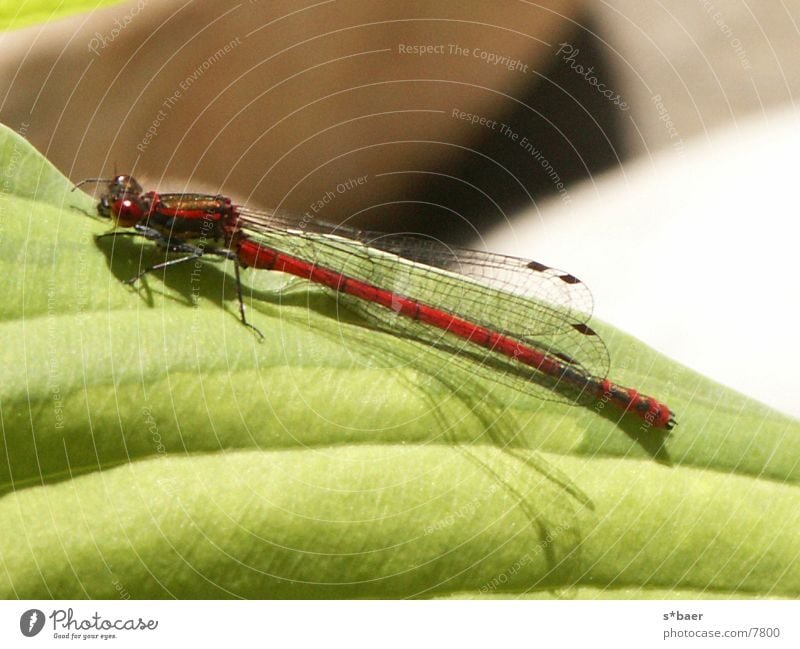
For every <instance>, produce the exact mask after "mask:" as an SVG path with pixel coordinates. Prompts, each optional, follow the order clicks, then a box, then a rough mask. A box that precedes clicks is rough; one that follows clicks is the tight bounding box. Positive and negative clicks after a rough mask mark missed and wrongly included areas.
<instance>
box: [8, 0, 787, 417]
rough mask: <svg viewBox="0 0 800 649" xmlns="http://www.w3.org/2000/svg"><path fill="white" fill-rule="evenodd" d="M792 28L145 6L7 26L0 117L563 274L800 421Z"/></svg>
mask: <svg viewBox="0 0 800 649" xmlns="http://www.w3.org/2000/svg"><path fill="white" fill-rule="evenodd" d="M799 24H800V1H798V0H783V1H781V0H762V1H760V2H757V3H756V2H747V1H745V0H713V1H712V0H675V1H674V2H670V3H661V2H658V1H656V0H652V1H651V0H638V1H635V0H607V1H604V2H591V3H590V2H582V1H579V0H545V1H543V2H538V3H529V2H522V1H516V0H514V1H512V0H508V1H499V2H492V3H485V2H471V1H462V2H435V1H433V0H430V1H425V0H416V1H411V2H374V1H372V0H329V1H322V2H298V1H297V0H277V1H270V2H266V1H261V2H259V1H255V0H254V1H251V2H246V3H242V4H237V5H231V4H229V3H225V2H221V1H218V0H207V1H195V2H192V1H189V2H186V1H181V2H173V1H172V0H161V1H160V2H152V1H148V0H134V1H133V2H128V3H123V4H119V5H115V6H112V7H110V8H105V9H98V10H94V11H90V12H88V13H84V14H80V15H76V16H73V17H71V18H67V19H64V20H59V21H55V22H52V23H49V24H47V25H45V26H36V27H29V28H26V29H22V30H17V31H12V32H8V33H5V34H3V35H2V43H0V51H1V52H2V57H3V65H2V66H1V67H0V97H1V98H2V100H1V101H0V121H2V122H3V123H5V124H7V125H9V126H10V127H12V128H14V129H16V130H17V131H19V132H21V133H23V134H24V135H25V136H26V137H28V138H29V139H30V140H31V141H32V142H33V144H34V145H35V146H36V147H37V148H38V149H39V150H40V151H42V152H43V153H44V154H45V155H46V156H47V157H48V158H50V159H51V160H52V161H53V162H54V164H56V165H57V166H58V167H59V168H60V169H61V170H62V171H63V172H64V173H65V174H67V175H68V176H69V177H70V178H72V179H73V180H76V181H77V180H80V179H82V178H86V177H98V176H100V177H104V176H109V175H111V174H112V173H114V172H115V171H117V172H129V173H133V174H135V175H137V176H138V177H139V179H140V180H141V181H142V182H143V184H144V185H145V187H148V188H159V189H162V190H171V191H180V190H182V189H191V190H193V191H210V192H222V193H225V194H230V195H232V196H234V197H235V198H236V199H237V200H239V201H244V202H247V203H249V204H252V205H255V206H260V207H281V208H286V209H291V210H294V211H297V212H302V213H308V214H310V215H311V216H314V217H316V218H320V219H324V220H326V221H332V222H347V223H348V224H350V225H357V226H361V227H369V228H373V229H380V230H389V231H412V232H420V233H425V234H429V235H432V236H436V237H440V238H442V239H445V240H447V241H450V242H454V243H459V244H464V245H470V246H473V247H489V248H491V249H493V250H495V251H499V252H506V253H510V254H517V255H520V256H524V257H530V258H535V259H538V260H540V261H542V262H544V263H546V264H549V265H553V266H556V267H562V268H566V269H567V270H569V271H570V272H573V273H575V274H576V275H578V276H580V277H582V278H583V279H584V280H585V281H586V282H587V283H588V284H589V285H590V287H591V288H592V290H593V293H594V296H595V303H596V314H597V315H599V316H600V317H601V318H603V319H605V320H607V321H609V322H611V323H612V324H614V325H616V326H618V327H620V328H622V329H624V330H626V331H628V332H630V333H633V334H634V335H636V336H637V337H639V338H641V339H643V340H644V341H646V342H647V343H648V344H650V345H652V346H654V347H655V348H657V349H658V350H660V351H662V352H664V353H666V354H668V355H670V356H672V357H673V358H675V359H676V360H678V361H680V362H683V363H685V364H687V365H689V366H690V367H692V368H694V369H697V370H699V371H701V372H703V373H705V374H707V375H709V376H711V377H713V378H716V379H718V380H720V381H722V382H724V383H726V384H728V385H731V386H733V387H736V388H738V389H740V390H742V391H744V392H746V393H747V394H750V395H752V396H756V397H757V398H760V399H762V400H764V401H766V402H768V403H770V404H772V405H774V406H775V407H778V408H781V409H783V410H785V411H788V412H793V413H794V414H796V415H800V399H799V398H798V397H797V395H796V393H797V390H796V381H793V380H791V379H790V377H791V376H792V373H793V372H792V370H793V368H795V367H797V365H798V364H800V345H798V343H797V342H796V340H795V336H794V326H792V324H791V323H793V322H795V321H796V318H797V315H798V311H800V303H799V301H798V297H797V290H796V288H795V286H794V282H793V279H794V277H795V276H796V270H795V268H794V265H793V264H792V262H793V259H794V254H793V253H795V250H796V246H797V241H798V236H797V235H798V234H799V232H798V226H797V218H796V217H795V216H794V215H793V211H794V209H795V208H794V204H795V199H794V191H793V189H794V185H795V182H794V178H793V176H794V168H795V164H796V158H797V151H798V150H800V147H798V145H800V138H798V136H797V135H796V132H797V126H798V124H797V119H796V114H795V97H796V95H797V93H798V90H800V29H798V25H799ZM795 254H796V253H795Z"/></svg>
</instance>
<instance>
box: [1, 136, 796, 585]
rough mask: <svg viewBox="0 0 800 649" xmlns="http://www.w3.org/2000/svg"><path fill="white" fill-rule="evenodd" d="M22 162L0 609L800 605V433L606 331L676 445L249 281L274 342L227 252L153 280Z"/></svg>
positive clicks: (16, 192) (82, 199)
mask: <svg viewBox="0 0 800 649" xmlns="http://www.w3.org/2000/svg"><path fill="white" fill-rule="evenodd" d="M0 168H2V175H0V181H2V190H3V193H2V195H0V287H1V288H2V296H3V300H0V340H2V341H3V344H2V345H1V346H0V367H2V372H0V423H1V424H2V435H3V447H2V456H0V530H2V531H0V561H2V567H3V570H2V571H0V597H23V598H32V599H33V598H43V597H62V598H65V597H93V598H109V597H136V598H158V597H184V598H187V597H433V596H436V597H450V596H453V597H464V596H468V597H495V596H520V595H524V596H535V597H553V596H558V597H625V598H627V597H630V598H647V597H720V596H721V597H738V596H748V597H796V596H798V594H800V562H798V561H797V555H798V552H800V548H799V547H798V544H797V538H798V537H800V535H799V534H798V533H799V532H800V489H798V483H799V482H800V464H799V463H798V462H797V461H796V458H797V457H798V456H800V426H798V423H797V422H796V421H795V420H793V419H791V418H788V417H786V416H783V415H781V414H779V413H776V412H774V411H772V410H770V409H768V408H767V407H765V406H763V405H761V404H759V403H757V402H755V401H752V400H749V399H747V398H746V397H743V396H741V395H739V394H737V393H734V392H732V391H730V390H728V389H726V388H723V387H721V386H719V385H716V384H714V383H712V382H711V381H708V380H707V379H704V378H703V377H700V376H698V375H697V374H695V373H693V372H691V371H689V370H687V369H685V368H682V367H680V366H678V365H676V364H674V363H672V362H671V361H669V360H668V359H665V358H663V357H659V356H658V355H657V354H655V353H654V352H653V351H652V350H649V349H647V348H646V347H644V346H643V345H641V344H640V343H638V342H637V341H635V340H633V339H631V338H630V337H628V336H625V335H624V334H622V333H619V332H617V331H614V330H612V329H611V328H610V327H605V326H603V327H601V328H602V333H603V335H604V338H605V339H606V341H607V342H608V344H609V347H610V349H611V352H612V358H614V366H615V369H614V372H613V378H614V379H616V380H618V381H619V382H620V383H621V384H623V385H633V386H636V387H637V388H639V389H641V390H642V391H644V392H647V393H650V394H653V395H655V396H658V397H659V398H661V399H663V400H664V401H665V402H667V403H669V404H670V406H671V407H672V408H673V409H674V410H675V412H676V413H677V417H678V421H679V425H678V427H677V428H676V429H675V430H674V431H673V433H672V434H671V435H670V436H669V437H667V438H664V437H663V436H662V435H661V434H660V433H658V432H657V431H654V430H652V429H650V430H641V429H640V428H641V427H640V422H638V421H636V420H632V418H631V417H624V418H622V419H621V420H620V416H619V413H617V412H612V411H611V410H610V408H609V409H600V407H599V404H597V405H596V407H586V408H584V407H576V406H569V405H564V404H561V403H557V402H555V401H552V402H551V401H545V400H541V399H537V398H533V397H532V396H530V395H527V394H525V393H523V392H521V391H519V390H514V389H512V388H510V387H508V386H505V385H503V383H502V382H498V381H495V380H493V374H492V372H491V371H489V370H481V369H480V368H479V367H478V366H477V364H472V365H470V364H469V362H468V361H465V360H464V359H463V358H455V357H453V356H451V355H448V354H446V353H444V352H442V351H439V350H435V349H433V348H431V347H429V346H426V345H424V344H422V343H418V342H415V341H413V340H408V339H405V338H403V337H398V336H393V335H391V334H390V333H387V332H383V331H376V330H374V329H372V328H370V327H369V326H367V325H366V324H365V323H364V322H362V321H361V320H359V319H358V318H357V317H356V316H354V315H352V314H348V313H346V312H343V311H341V310H339V309H338V307H337V304H336V301H335V299H334V298H333V297H331V296H329V295H328V294H326V293H325V292H324V291H323V290H321V289H318V288H315V287H313V286H308V285H307V284H306V283H303V282H300V281H297V280H291V279H287V278H286V277H285V276H283V275H280V274H276V273H269V272H265V271H246V272H245V275H244V281H245V284H246V286H245V289H246V294H247V300H246V301H247V305H248V313H249V317H250V319H251V321H252V322H253V323H254V324H255V325H257V326H258V327H259V328H261V329H262V330H263V331H264V332H265V333H266V334H267V339H266V341H265V342H264V343H259V342H258V341H257V340H256V338H255V337H254V336H253V335H252V333H251V332H249V331H248V330H246V329H245V328H244V327H243V326H242V325H241V323H240V322H239V320H238V314H237V306H236V301H235V291H234V289H235V286H234V284H233V282H232V272H231V271H232V269H231V268H229V267H228V266H227V265H226V264H224V263H215V262H211V261H204V262H203V263H200V264H198V265H196V266H192V267H186V268H181V267H176V268H172V269H169V271H168V272H166V273H163V274H155V275H154V276H148V277H147V278H146V279H145V280H144V281H143V283H142V286H141V287H140V288H139V289H137V290H134V289H131V288H129V287H127V286H126V285H124V284H123V283H122V282H121V281H120V280H122V279H126V278H129V277H131V276H133V275H135V274H136V273H137V272H138V270H139V269H140V267H142V266H146V265H150V264H152V263H155V262H157V261H158V260H159V259H163V253H159V252H158V251H157V250H156V249H155V247H154V246H153V244H151V243H149V242H144V243H140V242H137V241H130V240H125V238H117V239H114V240H111V239H102V240H99V241H96V240H95V239H94V235H96V234H100V233H103V232H106V231H107V230H108V228H109V225H110V224H109V223H108V222H107V221H106V222H104V221H103V220H102V219H100V218H99V217H97V216H92V215H93V214H95V209H94V204H95V202H94V200H93V199H92V198H91V197H90V196H88V195H86V194H84V193H83V192H80V191H76V192H72V191H70V190H71V189H72V185H71V183H70V182H69V181H68V180H67V179H66V178H64V177H63V176H62V175H61V174H60V173H59V172H58V171H57V170H55V169H54V168H53V167H52V166H51V165H50V164H49V163H48V162H47V161H46V160H44V159H43V158H42V157H41V156H40V155H39V154H38V153H37V152H36V151H35V150H33V149H32V148H31V147H30V145H29V144H28V143H27V142H25V140H24V139H23V138H21V137H19V136H18V135H16V134H15V133H13V132H11V131H9V130H3V131H2V132H0ZM76 208H77V209H76ZM160 255H161V256H160Z"/></svg>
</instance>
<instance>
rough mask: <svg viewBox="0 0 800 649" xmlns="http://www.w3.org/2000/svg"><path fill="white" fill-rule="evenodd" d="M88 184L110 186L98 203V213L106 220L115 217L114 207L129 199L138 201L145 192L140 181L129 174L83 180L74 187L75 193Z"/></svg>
mask: <svg viewBox="0 0 800 649" xmlns="http://www.w3.org/2000/svg"><path fill="white" fill-rule="evenodd" d="M87 183H103V184H106V185H107V186H108V188H107V189H106V191H105V192H104V193H103V194H102V195H101V196H100V201H99V202H98V203H97V213H98V214H99V215H100V216H102V217H105V218H109V219H110V218H112V217H114V216H115V215H114V211H113V210H112V206H113V205H115V204H119V203H121V202H122V201H127V200H128V199H134V200H135V199H138V198H139V196H140V194H142V193H143V192H144V189H143V188H142V186H141V185H140V184H139V183H138V181H137V180H136V179H135V178H134V177H133V176H129V175H128V174H116V175H115V176H114V177H113V178H86V179H85V180H81V181H80V182H79V183H77V184H76V185H75V187H73V188H72V189H73V191H74V190H76V189H77V188H78V187H80V186H82V185H86V184H87Z"/></svg>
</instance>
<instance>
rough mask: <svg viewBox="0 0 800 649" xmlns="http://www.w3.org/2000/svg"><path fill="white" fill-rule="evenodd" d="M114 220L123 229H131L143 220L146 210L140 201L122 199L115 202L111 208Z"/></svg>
mask: <svg viewBox="0 0 800 649" xmlns="http://www.w3.org/2000/svg"><path fill="white" fill-rule="evenodd" d="M111 211H112V213H113V214H114V220H115V221H116V222H117V225H118V226H119V227H121V228H130V227H132V226H134V225H136V224H137V223H138V222H139V221H141V220H142V217H143V216H144V210H143V209H142V206H141V205H140V204H139V201H137V200H136V199H133V198H122V199H119V200H116V201H114V205H113V206H112V208H111Z"/></svg>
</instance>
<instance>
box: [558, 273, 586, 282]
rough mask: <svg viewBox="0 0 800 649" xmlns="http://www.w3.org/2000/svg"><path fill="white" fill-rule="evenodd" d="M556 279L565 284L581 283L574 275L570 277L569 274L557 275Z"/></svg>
mask: <svg viewBox="0 0 800 649" xmlns="http://www.w3.org/2000/svg"><path fill="white" fill-rule="evenodd" d="M558 279H560V280H561V281H562V282H564V283H565V284H580V283H581V280H579V279H578V278H577V277H575V276H574V275H570V274H569V273H567V274H565V275H559V276H558Z"/></svg>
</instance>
